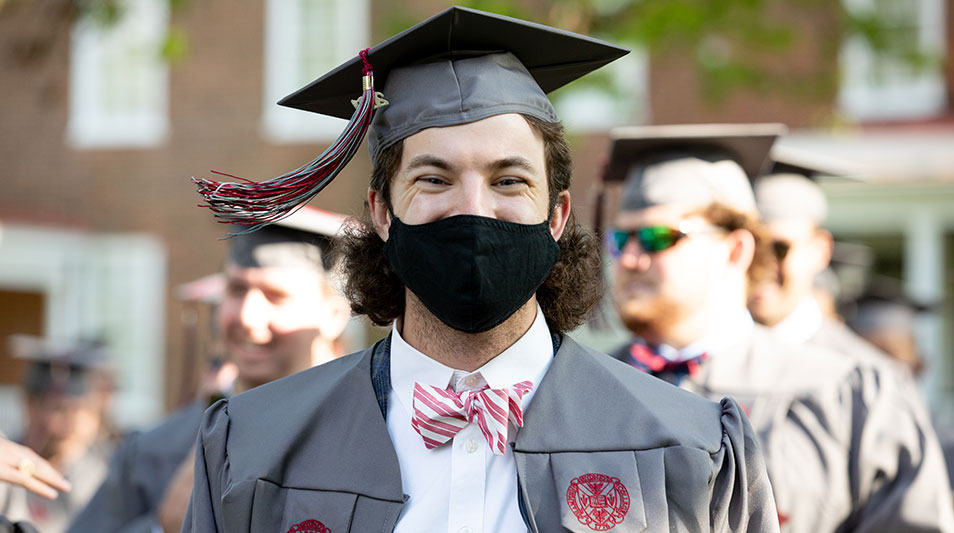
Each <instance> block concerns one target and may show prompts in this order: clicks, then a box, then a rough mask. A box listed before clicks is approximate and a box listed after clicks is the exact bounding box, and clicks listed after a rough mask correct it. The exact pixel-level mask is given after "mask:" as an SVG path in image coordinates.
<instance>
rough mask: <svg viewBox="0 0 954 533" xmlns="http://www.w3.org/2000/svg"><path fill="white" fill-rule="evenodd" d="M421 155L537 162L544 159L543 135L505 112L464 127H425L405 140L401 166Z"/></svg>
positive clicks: (523, 121) (516, 115) (461, 125)
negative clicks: (522, 158) (520, 156)
mask: <svg viewBox="0 0 954 533" xmlns="http://www.w3.org/2000/svg"><path fill="white" fill-rule="evenodd" d="M423 153H428V154H433V155H437V156H444V157H448V158H454V159H468V158H473V159H483V158H497V157H499V158H504V157H509V156H512V155H515V154H519V155H522V156H523V157H526V158H529V159H531V161H533V162H537V163H540V162H542V161H543V157H544V150H543V136H542V135H541V134H540V132H538V131H537V130H536V129H534V128H533V127H531V126H530V123H529V122H527V120H526V119H525V118H524V117H523V116H521V115H518V114H515V113H507V114H503V115H496V116H493V117H489V118H485V119H482V120H478V121H476V122H470V123H467V124H460V125H456V126H447V127H441V128H427V129H425V130H421V131H419V132H417V133H415V134H414V135H411V136H410V137H407V138H406V139H404V150H403V155H402V160H401V164H402V166H404V165H406V164H408V162H410V161H411V159H412V158H413V157H415V156H417V155H420V154H423ZM541 170H542V169H541Z"/></svg>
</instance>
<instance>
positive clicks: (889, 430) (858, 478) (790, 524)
mask: <svg viewBox="0 0 954 533" xmlns="http://www.w3.org/2000/svg"><path fill="white" fill-rule="evenodd" d="M708 355H709V357H708V358H707V359H706V360H705V361H703V362H702V363H701V364H700V365H699V368H698V371H697V372H695V373H694V374H692V375H691V376H689V377H687V378H686V379H685V380H683V381H682V382H681V383H680V386H681V387H682V388H684V389H686V390H689V391H692V392H695V393H696V394H699V395H701V396H703V397H707V398H710V399H711V398H721V397H724V396H729V397H732V398H733V399H735V400H736V401H738V402H739V405H740V406H742V408H743V409H744V410H746V412H747V413H748V415H749V420H750V422H751V424H752V427H753V428H754V430H755V432H756V433H757V434H758V436H759V439H760V442H761V446H762V452H763V455H764V457H765V462H766V466H767V469H768V473H769V478H770V479H771V482H772V488H773V491H774V493H775V499H776V503H777V506H778V513H779V515H778V516H779V522H780V524H781V530H782V531H783V532H792V533H824V532H832V531H853V532H891V533H904V532H915V531H919V532H920V531H944V532H950V531H954V516H952V515H954V510H952V504H951V499H950V492H949V491H948V489H947V488H946V487H945V486H938V483H937V479H938V476H939V475H941V476H943V472H944V464H943V459H942V458H941V456H940V451H939V450H938V449H937V444H936V437H934V434H933V430H932V429H931V428H930V425H925V424H924V423H923V420H922V415H921V413H920V412H919V411H918V409H917V408H916V407H914V406H911V405H909V404H908V403H907V402H905V401H902V400H900V399H899V398H901V397H903V394H901V393H900V392H899V391H898V390H896V387H897V386H898V383H897V382H895V381H894V380H891V379H886V377H885V375H884V374H883V372H882V371H881V370H879V368H878V367H876V366H873V365H869V364H862V363H860V362H858V361H854V360H852V359H850V358H847V357H839V356H838V354H836V353H834V352H832V351H831V350H826V349H824V348H821V347H818V346H811V347H807V346H800V347H798V346H790V345H784V344H782V343H780V342H779V341H778V340H777V339H776V338H775V336H774V335H773V334H772V333H771V332H770V331H769V330H768V329H767V328H765V327H763V326H759V325H754V327H753V328H752V329H751V331H750V333H748V334H747V335H746V336H744V337H741V338H739V339H738V341H737V342H736V343H735V345H734V346H732V347H730V348H726V349H724V350H721V351H718V352H716V353H710V354H708ZM614 356H615V357H616V358H617V359H620V360H623V361H626V359H627V357H628V347H624V349H621V350H619V351H617V352H615V353H614ZM932 440H933V443H934V444H933V445H932Z"/></svg>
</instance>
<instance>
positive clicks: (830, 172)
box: [755, 146, 856, 226]
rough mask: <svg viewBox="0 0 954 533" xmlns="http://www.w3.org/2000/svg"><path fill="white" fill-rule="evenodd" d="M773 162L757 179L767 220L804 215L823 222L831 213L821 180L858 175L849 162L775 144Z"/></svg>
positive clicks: (759, 200)
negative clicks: (829, 212)
mask: <svg viewBox="0 0 954 533" xmlns="http://www.w3.org/2000/svg"><path fill="white" fill-rule="evenodd" d="M771 159H772V161H771V166H770V169H769V171H768V172H767V173H766V175H765V176H762V177H761V178H759V179H758V180H756V182H755V199H756V202H757V203H758V208H759V213H760V214H761V216H762V219H763V220H764V221H766V222H772V221H776V220H784V219H805V220H808V221H810V222H811V223H813V224H814V225H816V226H821V225H822V224H823V223H824V222H825V218H826V217H827V216H828V201H827V200H826V198H825V193H824V192H823V191H822V188H821V186H820V185H819V181H820V180H821V179H822V178H848V177H849V176H852V175H855V174H856V172H854V171H853V170H852V169H851V168H850V167H849V166H848V165H846V164H845V163H843V162H840V161H837V160H835V159H833V158H829V157H825V156H822V155H819V154H813V153H810V152H806V151H802V150H798V149H793V148H788V147H783V146H775V147H774V148H773V149H772V155H771Z"/></svg>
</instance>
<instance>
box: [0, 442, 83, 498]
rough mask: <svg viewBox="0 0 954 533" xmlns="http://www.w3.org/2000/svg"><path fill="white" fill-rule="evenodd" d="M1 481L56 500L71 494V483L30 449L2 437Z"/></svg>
mask: <svg viewBox="0 0 954 533" xmlns="http://www.w3.org/2000/svg"><path fill="white" fill-rule="evenodd" d="M0 481H3V482H6V483H12V484H14V485H19V486H21V487H24V488H25V489H27V490H29V491H31V492H35V493H36V494H39V495H40V496H43V497H44V498H47V499H50V500H55V499H56V497H57V496H58V495H59V492H69V490H70V488H71V486H70V482H69V481H67V480H66V478H64V477H63V475H62V474H60V473H59V472H57V471H56V469H55V468H53V467H52V466H51V465H50V463H48V462H46V460H44V459H43V458H42V457H40V456H39V455H37V454H36V452H34V451H33V450H31V449H30V448H27V447H26V446H22V445H20V444H17V443H15V442H11V441H9V440H7V439H5V438H3V437H0Z"/></svg>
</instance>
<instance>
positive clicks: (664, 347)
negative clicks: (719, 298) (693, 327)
mask: <svg viewBox="0 0 954 533" xmlns="http://www.w3.org/2000/svg"><path fill="white" fill-rule="evenodd" d="M754 326H755V322H754V321H753V320H752V315H751V314H749V312H748V310H746V309H745V308H744V307H740V308H738V309H736V310H732V311H727V312H725V313H719V314H717V315H716V320H715V321H713V323H712V327H710V328H709V329H708V331H707V332H706V333H705V334H703V335H702V336H701V337H699V338H698V339H696V340H695V341H693V342H691V343H689V344H687V345H686V346H684V347H683V348H682V349H677V348H674V347H672V346H669V345H668V344H660V345H659V346H658V347H657V348H656V350H657V353H659V355H661V356H663V357H665V358H666V359H667V360H669V361H672V362H675V363H678V362H680V361H685V360H687V359H692V358H693V357H698V356H700V355H702V354H703V353H706V354H708V355H709V357H712V355H713V354H716V353H718V352H720V351H722V350H725V349H728V348H729V347H731V346H732V345H733V344H735V343H736V342H738V340H739V339H740V338H742V337H744V336H746V335H748V334H749V331H751V330H752V328H753V327H754Z"/></svg>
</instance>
